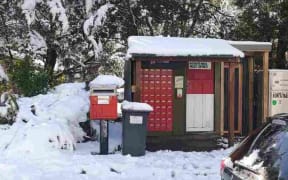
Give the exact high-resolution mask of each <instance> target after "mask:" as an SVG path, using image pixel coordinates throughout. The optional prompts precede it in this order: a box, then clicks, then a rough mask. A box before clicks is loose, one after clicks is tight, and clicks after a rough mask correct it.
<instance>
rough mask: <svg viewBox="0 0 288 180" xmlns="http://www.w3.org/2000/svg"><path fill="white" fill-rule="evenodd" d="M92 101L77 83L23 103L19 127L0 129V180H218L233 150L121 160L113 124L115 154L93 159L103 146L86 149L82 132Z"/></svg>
mask: <svg viewBox="0 0 288 180" xmlns="http://www.w3.org/2000/svg"><path fill="white" fill-rule="evenodd" d="M88 97H89V92H87V91H85V90H84V83H74V84H62V85H59V86H57V87H56V88H55V89H54V90H52V91H50V92H49V93H48V94H46V95H38V96H35V97H31V98H20V99H19V100H18V103H19V106H20V110H19V113H18V116H17V118H16V122H15V123H14V124H13V125H12V126H8V125H0V180H39V179H41V180H50V179H51V180H52V179H53V180H58V179H59V180H69V179H71V180H72V179H73V180H78V179H80V180H82V179H83V180H90V179H91V180H92V179H93V180H94V179H100V180H101V179H105V180H106V179H107V180H108V179H123V180H124V179H125V180H134V179H135V180H136V179H137V180H138V179H163V180H164V179H165V180H166V179H181V180H182V179H187V180H188V179H189V180H191V179H196V180H197V179H219V169H220V168H219V165H220V160H221V159H222V158H223V157H225V156H227V155H228V154H229V152H230V151H231V149H227V150H217V151H212V152H172V151H158V152H147V153H146V155H145V156H143V157H131V156H129V155H128V156H123V155H122V154H121V152H119V151H116V152H115V149H117V147H118V146H119V145H120V144H121V135H122V129H121V123H110V129H109V135H110V137H109V138H110V139H109V141H110V142H109V143H110V147H109V149H110V152H114V154H110V155H91V152H99V143H98V141H93V142H91V141H90V142H86V143H83V142H82V140H83V136H85V133H84V132H83V131H82V129H81V128H80V126H79V122H83V121H85V120H86V116H87V112H88V110H89V98H88ZM31 109H32V110H33V109H35V112H34V114H33V113H32V111H31ZM80 142H82V143H80Z"/></svg>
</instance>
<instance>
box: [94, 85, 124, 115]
mask: <svg viewBox="0 0 288 180" xmlns="http://www.w3.org/2000/svg"><path fill="white" fill-rule="evenodd" d="M117 102H118V99H117V94H116V89H107V88H92V89H91V91H90V120H115V119H117V118H118V113H117Z"/></svg>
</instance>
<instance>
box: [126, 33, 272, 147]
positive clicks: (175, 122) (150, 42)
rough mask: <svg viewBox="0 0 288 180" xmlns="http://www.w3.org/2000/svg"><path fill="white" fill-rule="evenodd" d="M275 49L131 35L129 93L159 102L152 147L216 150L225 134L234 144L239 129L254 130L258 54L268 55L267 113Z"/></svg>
mask: <svg viewBox="0 0 288 180" xmlns="http://www.w3.org/2000/svg"><path fill="white" fill-rule="evenodd" d="M270 49H271V44H268V43H267V44H266V43H257V42H253V43H252V42H235V41H225V40H221V39H201V38H174V37H149V36H144V37H143V36H132V37H130V38H129V39H128V52H127V58H128V59H127V61H126V65H125V81H126V86H125V99H126V100H130V101H137V102H146V103H148V104H150V105H152V106H153V108H154V111H153V113H151V114H150V116H149V120H148V137H147V147H148V149H150V150H157V149H173V150H211V149H215V148H217V147H219V144H221V143H219V139H221V136H223V135H224V136H225V135H228V137H229V143H230V145H232V144H233V142H234V134H235V133H236V134H240V135H243V134H246V133H248V131H251V130H252V129H253V108H254V107H253V101H254V96H253V95H254V93H253V84H254V79H253V77H254V76H253V74H254V73H252V72H253V71H254V59H253V57H254V56H255V55H258V54H261V55H263V78H262V80H263V88H262V90H263V92H262V96H263V101H262V109H263V110H262V112H263V114H262V117H261V118H264V117H266V116H267V105H268V91H266V90H268V88H265V87H266V86H267V87H268V84H267V83H268V76H267V75H268V74H267V75H266V73H268V53H269V50H270ZM246 57H248V59H247V58H246ZM244 62H245V63H246V62H248V65H246V64H247V63H246V64H245V63H244ZM247 74H248V75H247ZM244 77H245V78H244ZM247 77H248V78H247ZM266 82H267V83H266ZM244 84H245V85H244ZM243 87H245V89H243ZM247 88H248V89H249V91H248V97H249V99H248V100H247V98H246V97H247V96H246V95H247V90H246V89H247ZM243 94H245V96H243ZM251 102H252V103H251ZM251 104H252V106H251ZM247 112H248V113H249V116H247V118H246V113H247ZM244 114H245V115H244ZM246 124H248V125H249V129H248V130H246V129H245V128H246ZM251 124H252V125H251ZM243 125H245V127H244V126H243ZM243 129H245V130H244V131H243Z"/></svg>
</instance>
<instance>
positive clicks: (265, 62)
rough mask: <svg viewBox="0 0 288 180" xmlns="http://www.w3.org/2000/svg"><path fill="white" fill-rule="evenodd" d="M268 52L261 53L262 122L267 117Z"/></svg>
mask: <svg viewBox="0 0 288 180" xmlns="http://www.w3.org/2000/svg"><path fill="white" fill-rule="evenodd" d="M268 69H269V52H268V51H266V52H264V53H263V104H262V110H263V111H262V113H263V119H262V120H263V122H266V118H267V117H268V96H269V94H268V93H269V92H268V88H269V74H268Z"/></svg>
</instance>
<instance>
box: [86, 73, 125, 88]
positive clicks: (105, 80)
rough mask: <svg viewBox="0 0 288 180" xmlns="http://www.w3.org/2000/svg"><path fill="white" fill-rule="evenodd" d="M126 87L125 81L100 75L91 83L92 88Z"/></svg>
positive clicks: (112, 76)
mask: <svg viewBox="0 0 288 180" xmlns="http://www.w3.org/2000/svg"><path fill="white" fill-rule="evenodd" d="M123 85H124V80H123V79H121V78H119V77H117V76H114V75H99V76H97V77H96V78H95V79H94V80H93V81H91V82H90V83H89V86H90V87H104V86H105V87H113V88H114V87H116V88H119V87H121V86H123Z"/></svg>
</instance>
